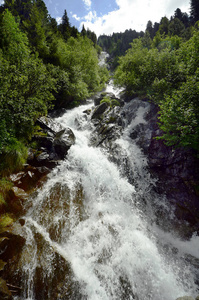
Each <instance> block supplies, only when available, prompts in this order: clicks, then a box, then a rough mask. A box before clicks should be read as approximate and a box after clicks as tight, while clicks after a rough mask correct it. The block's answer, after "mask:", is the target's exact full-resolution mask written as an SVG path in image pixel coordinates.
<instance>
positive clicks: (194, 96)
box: [115, 21, 199, 151]
mask: <svg viewBox="0 0 199 300" xmlns="http://www.w3.org/2000/svg"><path fill="white" fill-rule="evenodd" d="M165 22H166V21H165ZM163 24H164V23H163ZM144 43H145V41H144ZM144 43H143V40H141V39H139V40H134V42H133V43H132V48H131V49H129V50H128V51H127V53H126V55H125V56H124V57H122V58H120V60H119V63H120V64H119V67H118V68H117V70H116V72H115V81H116V83H117V84H120V85H122V86H124V87H125V88H126V91H127V93H129V94H130V95H135V94H141V93H143V94H145V95H146V96H148V97H149V99H150V100H152V101H154V102H156V103H157V104H158V105H159V108H160V115H159V121H160V123H159V126H160V128H161V129H162V130H163V132H164V133H163V135H162V136H161V137H159V138H160V139H164V140H165V141H166V143H167V144H168V145H177V146H183V147H190V148H193V149H195V150H197V151H199V102H198V95H199V68H198V66H199V31H198V29H197V27H196V29H195V30H194V31H193V35H192V37H191V38H190V39H189V40H188V41H184V42H183V40H182V39H181V38H180V37H179V36H171V37H169V36H167V37H161V36H160V33H159V32H158V33H157V35H156V36H155V38H154V40H153V43H152V46H151V48H149V49H147V47H145V44H144Z"/></svg>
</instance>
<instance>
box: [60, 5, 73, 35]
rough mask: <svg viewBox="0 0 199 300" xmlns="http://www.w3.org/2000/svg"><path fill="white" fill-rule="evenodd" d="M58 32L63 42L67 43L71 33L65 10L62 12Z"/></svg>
mask: <svg viewBox="0 0 199 300" xmlns="http://www.w3.org/2000/svg"><path fill="white" fill-rule="evenodd" d="M59 30H60V31H61V34H62V36H63V38H64V39H65V41H67V40H68V38H69V37H70V35H71V34H70V33H71V25H70V22H69V18H68V15H67V12H66V10H64V14H63V17H62V22H61V24H60V25H59Z"/></svg>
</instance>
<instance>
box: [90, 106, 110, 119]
mask: <svg viewBox="0 0 199 300" xmlns="http://www.w3.org/2000/svg"><path fill="white" fill-rule="evenodd" d="M107 108H108V104H107V103H105V102H104V103H101V104H100V105H98V106H97V107H96V108H95V109H94V111H93V113H92V116H91V119H99V118H100V117H101V116H102V114H103V113H104V112H105V110H106V109H107Z"/></svg>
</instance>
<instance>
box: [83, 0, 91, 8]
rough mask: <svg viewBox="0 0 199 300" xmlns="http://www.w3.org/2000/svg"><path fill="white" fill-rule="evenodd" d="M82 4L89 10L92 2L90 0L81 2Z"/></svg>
mask: <svg viewBox="0 0 199 300" xmlns="http://www.w3.org/2000/svg"><path fill="white" fill-rule="evenodd" d="M83 2H84V4H85V5H86V8H87V9H90V8H91V5H92V2H91V0H83Z"/></svg>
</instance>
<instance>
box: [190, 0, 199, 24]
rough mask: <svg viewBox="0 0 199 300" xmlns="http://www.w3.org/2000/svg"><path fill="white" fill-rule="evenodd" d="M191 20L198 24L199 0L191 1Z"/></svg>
mask: <svg viewBox="0 0 199 300" xmlns="http://www.w3.org/2000/svg"><path fill="white" fill-rule="evenodd" d="M190 13H191V18H192V20H193V22H194V23H195V22H197V21H198V20H199V1H198V0H191V10H190Z"/></svg>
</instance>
